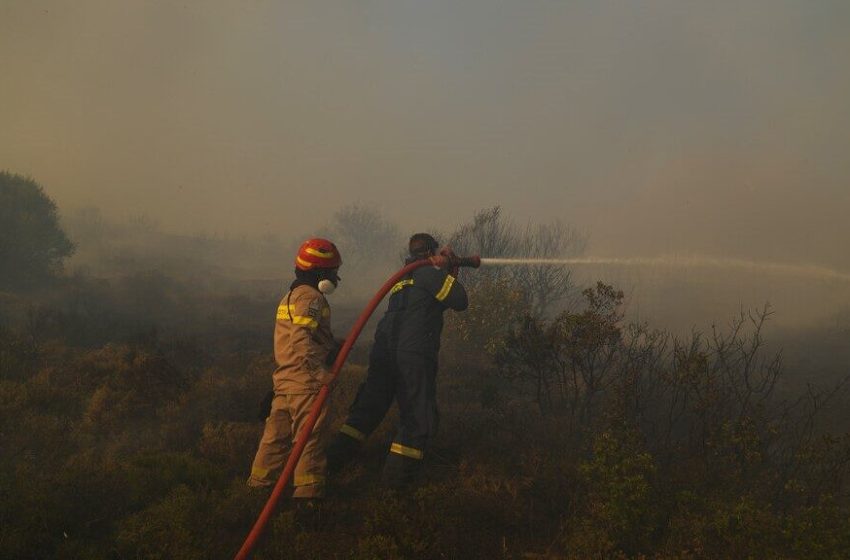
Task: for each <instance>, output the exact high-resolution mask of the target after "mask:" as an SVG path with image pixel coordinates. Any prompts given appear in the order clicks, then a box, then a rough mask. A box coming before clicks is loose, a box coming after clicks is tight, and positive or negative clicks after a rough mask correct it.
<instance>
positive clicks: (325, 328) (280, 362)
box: [273, 284, 337, 395]
mask: <svg viewBox="0 0 850 560" xmlns="http://www.w3.org/2000/svg"><path fill="white" fill-rule="evenodd" d="M336 346H337V345H336V342H335V341H334V337H333V334H332V333H331V308H330V306H329V305H328V301H327V300H326V299H325V296H324V295H322V293H321V292H319V291H318V290H317V289H316V288H313V287H312V286H307V285H304V284H302V285H300V286H296V287H295V288H294V289H292V290H290V292H289V293H287V294H286V295H285V296H284V297H283V299H282V300H281V302H280V305H279V306H278V308H277V322H276V324H275V329H274V357H275V360H276V361H277V366H278V367H277V369H276V370H275V372H274V375H273V379H274V390H275V393H278V394H289V395H304V394H310V393H316V392H318V391H319V389H320V388H321V386H322V384H324V383H327V382H328V381H330V379H331V370H330V366H331V364H330V363H328V362H329V361H330V359H331V358H330V357H331V356H332V355H333V353H334V352H335V351H336Z"/></svg>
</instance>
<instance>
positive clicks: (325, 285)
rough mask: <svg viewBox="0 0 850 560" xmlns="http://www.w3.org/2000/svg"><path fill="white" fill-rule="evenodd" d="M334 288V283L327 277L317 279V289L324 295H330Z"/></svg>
mask: <svg viewBox="0 0 850 560" xmlns="http://www.w3.org/2000/svg"><path fill="white" fill-rule="evenodd" d="M334 290H336V284H334V283H333V282H331V281H330V280H328V279H327V278H325V279H323V280H319V291H320V292H322V293H323V294H325V295H326V296H329V295H331V294H332V293H334Z"/></svg>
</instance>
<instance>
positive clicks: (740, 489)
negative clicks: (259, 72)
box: [0, 207, 850, 560]
mask: <svg viewBox="0 0 850 560" xmlns="http://www.w3.org/2000/svg"><path fill="white" fill-rule="evenodd" d="M345 211H346V212H349V213H351V214H352V215H353V217H354V218H357V220H360V221H359V222H357V221H356V220H355V223H361V224H364V223H365V224H372V226H374V227H372V226H368V225H367V226H363V228H362V229H368V227H372V229H373V230H377V231H378V234H379V235H380V237H379V239H381V240H382V241H379V242H377V243H385V244H386V245H387V248H386V251H384V253H383V254H389V258H390V262H391V261H392V259H394V258H396V257H397V256H398V254H399V249H398V247H400V245H399V244H398V242H399V239H398V236H399V235H398V231H397V229H393V226H392V225H391V224H387V223H386V222H384V221H382V220H381V219H380V217H379V216H375V215H374V214H370V212H369V211H367V210H364V209H362V208H359V209H358V208H356V207H353V208H352V207H349V208H348V209H345ZM92 216H94V215H93V214H92V215H90V216H89V218H90V220H89V221H90V222H92V223H94V224H95V225H97V227H100V228H101V233H100V234H92V237H91V238H90V239H89V240H88V241H86V238H85V237H84V236H83V235H80V236H78V237H75V235H74V231H75V228H76V231H78V232H79V231H80V230H79V226H80V224H79V223H77V224H76V226H74V227H71V225H70V224H69V225H68V227H67V230H68V232H69V236H70V238H71V241H74V242H75V243H76V244H77V251H78V255H77V257H75V258H80V257H81V256H85V255H82V254H83V253H86V252H88V255H87V256H86V258H87V259H88V261H89V262H90V263H93V264H89V265H87V267H88V268H86V269H83V268H84V267H82V264H80V265H79V268H78V269H77V272H76V273H73V274H69V273H67V272H66V273H65V274H62V273H61V272H60V271H59V270H58V269H57V266H56V262H53V263H52V264H51V266H50V267H47V268H39V269H37V270H38V279H39V281H38V282H36V281H28V282H24V283H21V282H19V281H18V280H16V281H15V282H14V284H12V283H7V284H6V285H5V286H4V288H3V289H4V290H5V291H4V292H3V295H2V301H0V325H2V327H0V438H2V439H0V551H2V556H3V557H4V558H10V559H13V558H67V559H71V558H75V559H76V558H105V559H113V558H128V559H129V558H133V559H135V558H162V559H195V558H230V557H232V556H233V555H234V554H235V552H236V551H237V550H238V549H239V546H240V545H241V543H242V540H243V539H244V537H245V535H246V534H247V532H248V530H249V529H250V527H251V525H252V524H253V522H254V520H255V518H256V515H257V514H258V513H259V511H260V509H261V508H262V505H263V504H264V503H265V498H266V496H265V495H263V494H262V493H252V492H249V491H248V489H247V488H246V486H245V484H244V480H245V478H246V476H247V473H248V469H249V467H250V463H251V459H252V458H253V454H254V451H255V449H256V444H257V441H258V438H259V434H260V433H261V423H260V421H259V420H258V418H257V416H258V409H259V402H260V401H261V399H262V397H263V395H264V393H265V392H266V391H267V390H268V388H269V386H270V374H271V371H272V369H273V362H272V356H271V329H272V323H273V316H274V309H275V307H276V304H277V298H278V296H279V294H280V290H281V289H282V286H279V285H277V286H275V285H273V284H271V283H259V284H258V283H250V284H246V283H245V282H244V280H245V278H247V277H246V276H244V275H242V276H240V274H241V273H240V274H232V275H229V276H228V274H226V272H227V268H228V263H227V262H226V261H225V257H227V255H229V254H234V253H238V254H241V255H242V258H247V257H245V255H246V254H249V251H247V250H245V251H239V250H234V248H233V246H239V243H237V242H236V241H232V240H231V241H226V240H216V239H215V238H207V239H200V238H195V239H193V238H191V237H184V238H182V241H180V243H182V244H183V245H184V246H187V247H194V249H193V250H188V251H187V255H191V256H193V258H194V259H195V260H190V259H189V260H187V259H181V258H178V256H179V253H178V251H177V247H178V246H180V243H178V242H176V241H175V239H172V241H173V242H172V243H170V244H166V245H168V247H169V248H168V249H165V248H163V250H162V252H160V253H157V252H155V249H156V245H154V246H151V247H148V246H146V247H145V248H144V250H140V248H139V247H140V246H139V244H138V243H134V242H133V241H132V240H133V239H134V237H133V236H132V235H130V234H129V233H128V231H130V230H131V229H132V228H133V227H136V228H137V229H139V228H141V229H142V230H144V232H145V239H147V240H148V241H151V240H155V239H157V237H160V238H161V236H164V235H165V234H159V233H156V232H155V228H152V227H151V225H150V224H144V223H141V222H140V223H137V224H135V226H134V225H133V224H128V225H126V226H121V228H118V226H115V225H114V224H109V223H106V222H105V221H103V220H102V219H101V218H97V219H94V218H92ZM92 220H93V221H92ZM98 224H99V225H98ZM89 225H91V223H90V224H89ZM115 228H118V229H115ZM122 228H123V229H122ZM104 230H108V231H110V232H111V233H110V234H108V235H107V234H105V233H104ZM121 232H123V233H121ZM363 233H364V235H365V234H366V233H368V232H363ZM374 233H375V232H374V231H373V232H372V233H370V234H369V235H372V234H374ZM356 234H357V231H355V232H354V233H352V234H351V239H353V241H351V243H352V245H356V244H357V241H356V238H357V235H356ZM4 235H11V234H7V233H5V232H4ZM444 239H447V240H450V241H451V242H452V243H453V244H454V245H455V246H456V247H457V248H458V250H459V252H467V251H469V252H484V251H485V250H486V254H488V255H491V256H497V255H506V256H510V255H512V254H515V255H518V254H522V253H520V252H519V251H523V252H525V254H526V255H527V254H528V252H529V251H538V253H537V254H534V256H569V255H574V254H576V253H580V252H581V251H582V250H583V247H584V243H585V240H584V239H583V238H582V236H580V235H578V234H576V233H575V232H573V231H572V230H570V229H569V228H568V227H566V226H564V225H563V224H558V223H555V224H543V225H539V226H537V225H534V226H533V227H528V228H523V227H517V226H514V225H512V224H511V223H510V221H509V220H507V219H506V218H505V217H504V216H503V215H502V214H501V213H500V212H499V210H498V209H492V210H487V211H483V212H481V213H479V214H478V215H476V216H475V217H474V218H473V219H472V220H471V221H470V222H469V223H468V224H465V225H463V226H461V227H459V228H458V229H457V231H455V232H452V233H449V234H445V235H444ZM286 243H288V242H285V241H280V242H278V241H269V247H267V248H266V249H263V248H262V247H259V248H258V247H256V246H255V247H254V250H255V251H257V252H258V253H257V254H259V255H260V256H261V257H265V256H266V255H267V254H268V255H270V254H272V253H276V254H277V255H284V257H281V258H278V259H277V260H276V261H275V262H273V263H270V264H269V268H268V273H269V274H277V275H279V276H280V275H283V276H288V270H289V266H290V265H289V261H290V257H289V254H290V253H291V251H288V250H287V248H286ZM483 243H491V244H493V243H498V244H496V245H491V246H489V247H483V246H482V244H483ZM96 244H100V245H99V247H100V248H99V249H96V248H95V245H96ZM293 244H297V240H295V241H294V242H293ZM373 244H374V243H371V244H370V245H369V247H371V246H373ZM246 246H247V245H246ZM340 246H341V249H342V251H343V254H344V255H345V254H346V250H347V248H346V247H345V245H343V244H342V242H340ZM198 247H204V249H199V248H198ZM169 251H172V252H173V253H171V254H173V255H174V258H173V260H168V263H171V264H173V265H174V266H173V267H169V266H167V264H168V263H167V262H166V261H165V260H163V259H166V257H167V255H169V254H170V253H169ZM264 251H268V253H264ZM107 254H109V255H113V257H114V258H115V259H118V260H113V261H109V260H108V259H101V258H99V257H102V256H103V255H107ZM352 254H354V253H352ZM532 254H533V253H532ZM151 255H158V256H156V257H152V256H151ZM164 255H165V256H164ZM5 258H6V256H5V255H4V259H5ZM122 258H123V259H124V260H121V259H122ZM344 258H345V257H344ZM371 258H374V259H376V260H377V258H378V257H377V256H376V255H372V256H370V255H363V257H362V259H352V261H351V264H352V267H353V268H354V267H356V266H367V265H364V264H363V263H366V262H368V261H369V259H371ZM157 259H158V260H157ZM166 260H167V259H166ZM259 260H262V258H260V259H259ZM71 262H72V263H73V262H74V261H71ZM109 263H111V264H109ZM3 265H4V270H5V268H6V263H5V262H4V263H3ZM245 266H246V268H247V266H248V265H245ZM278 267H279V268H280V270H277V271H276V272H273V271H272V269H277V268H278ZM33 270H36V269H35V268H34V269H33ZM385 271H386V275H388V274H389V273H391V272H392V271H393V268H392V265H391V264H389V265H387V268H386V270H385ZM462 274H463V280H464V281H465V283H467V285H468V286H469V290H470V301H471V305H470V309H469V310H468V311H467V312H465V313H462V314H447V324H446V329H445V334H444V342H443V349H442V353H441V370H440V379H439V391H440V393H439V403H440V411H441V424H440V426H441V431H440V435H439V436H438V437H437V438H436V440H435V441H434V442H433V448H432V449H430V450H429V452H428V454H427V457H426V461H427V464H428V465H427V469H426V474H425V476H424V477H423V479H422V480H421V481H419V484H418V485H417V486H416V487H415V488H411V489H410V490H409V491H406V492H400V493H392V492H387V491H385V490H383V489H381V488H380V487H379V486H378V484H377V475H376V473H377V472H378V471H379V468H380V463H381V461H382V458H383V455H384V453H385V450H386V447H387V444H388V441H389V438H390V437H391V429H392V426H391V425H390V424H391V423H390V422H385V425H384V426H382V428H381V429H380V432H379V433H376V434H374V435H373V437H372V438H371V440H370V441H369V443H368V445H367V447H366V450H365V451H366V452H365V453H364V455H363V457H362V458H361V460H359V461H358V462H356V463H355V464H354V465H353V466H352V467H351V468H350V469H348V470H347V471H345V472H343V473H342V474H341V475H340V476H339V477H337V478H335V479H334V480H332V481H331V488H330V496H329V499H328V503H327V507H326V508H325V511H324V518H323V524H322V529H320V530H318V531H315V532H303V531H299V530H298V529H297V527H296V525H295V523H294V516H293V511H292V507H291V503H290V502H289V501H287V500H284V501H283V502H282V503H281V505H280V507H279V511H278V513H276V515H275V516H274V517H273V520H272V522H271V524H270V526H269V527H268V529H267V531H266V534H265V536H264V537H263V539H262V541H261V543H260V546H259V548H258V550H257V552H256V555H255V557H256V558H268V559H271V558H317V559H318V558H340V559H362V560H365V559H383V558H392V559H402V558H407V559H413V558H458V559H467V558H482V559H485V558H486V559H492V558H516V559H531V558H535V559H537V558H550V559H563V558H569V559H583V558H610V559H625V558H634V559H638V558H645V559H657V560H662V559H664V560H666V559H717V558H771V559H774V558H786V559H803V558H819V559H820V558H833V559H839V558H846V557H847V551H848V550H850V495H848V490H847V483H848V475H850V435H848V432H847V430H848V428H849V427H850V412H848V406H847V405H848V404H850V401H848V399H847V394H846V391H845V390H844V386H843V385H842V379H843V377H844V376H846V375H847V373H848V367H847V366H848V365H850V362H848V350H847V348H850V329H848V326H847V325H848V323H847V320H846V310H836V314H835V321H834V324H829V325H824V326H823V327H822V328H821V329H818V330H800V331H797V332H790V331H785V332H783V334H782V340H781V342H782V344H787V345H788V346H789V347H793V348H806V349H807V350H808V354H809V360H808V361H804V360H800V359H795V360H793V363H792V369H791V370H790V371H789V369H788V366H787V365H786V364H785V363H784V361H783V353H782V349H781V348H780V347H779V345H778V344H777V343H776V341H773V342H771V323H770V309H769V308H765V309H762V310H754V311H752V312H745V313H743V314H741V315H740V316H738V317H730V318H729V319H730V320H729V322H728V324H727V325H725V326H718V327H717V328H716V329H715V330H713V331H712V330H710V331H707V332H696V331H695V332H693V333H692V334H691V335H690V336H688V337H674V336H672V335H671V334H669V333H667V332H664V331H660V330H655V329H653V327H652V325H650V324H634V323H630V322H629V321H627V320H625V319H624V317H623V294H622V292H620V291H619V289H618V288H616V287H613V286H610V285H606V284H603V283H598V284H595V285H593V286H591V287H587V288H584V289H582V287H577V286H575V285H573V283H572V280H571V277H570V276H569V273H568V271H566V270H565V269H557V270H550V271H548V272H546V273H545V274H543V275H541V273H540V272H539V271H532V270H528V269H525V270H523V269H517V270H508V269H493V270H483V269H482V270H480V271H464V272H463V273H462ZM343 277H344V278H346V275H345V274H343ZM240 278H241V280H242V282H240ZM343 286H345V284H343ZM341 292H342V290H341ZM336 296H337V294H335V295H334V296H333V297H334V298H336ZM333 303H334V305H335V307H334V317H335V321H334V323H335V328H336V330H337V333H338V334H340V335H342V334H344V333H345V332H346V328H347V326H348V325H350V320H351V319H350V318H351V317H353V316H355V314H356V313H358V312H359V309H360V306H359V305H355V304H354V302H349V301H346V300H334V302H333ZM842 313H843V314H844V315H842ZM368 342H369V341H368V339H367V338H364V339H363V340H362V341H361V345H360V347H359V348H358V351H356V352H354V353H353V354H352V357H351V360H350V362H349V364H348V365H347V366H346V368H345V369H344V370H343V372H342V374H341V376H340V379H341V381H340V384H339V386H338V388H337V389H336V391H335V392H334V394H333V397H332V403H331V412H332V414H333V416H334V418H335V419H336V422H337V424H338V422H339V419H340V416H341V415H343V414H344V411H345V407H346V406H347V405H348V403H349V402H350V400H351V398H352V397H353V394H354V391H355V390H356V386H357V384H358V383H359V381H360V380H361V379H362V378H363V376H364V375H365V348H366V347H367V346H368ZM807 368H811V370H810V369H807ZM801 380H804V381H801ZM812 380H816V381H817V382H818V384H817V385H812V384H810V383H808V382H809V381H812Z"/></svg>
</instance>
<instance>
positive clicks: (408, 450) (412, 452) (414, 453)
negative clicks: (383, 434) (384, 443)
mask: <svg viewBox="0 0 850 560" xmlns="http://www.w3.org/2000/svg"><path fill="white" fill-rule="evenodd" d="M390 453H397V454H399V455H404V456H405V457H410V458H411V459H421V458H422V450H421V449H415V448H413V447H405V446H404V445H402V444H400V443H393V444H392V445H391V446H390Z"/></svg>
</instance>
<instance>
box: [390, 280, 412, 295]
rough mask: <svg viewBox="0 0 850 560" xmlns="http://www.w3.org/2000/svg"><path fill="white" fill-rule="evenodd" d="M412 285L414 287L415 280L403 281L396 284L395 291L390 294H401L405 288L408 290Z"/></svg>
mask: <svg viewBox="0 0 850 560" xmlns="http://www.w3.org/2000/svg"><path fill="white" fill-rule="evenodd" d="M412 285H413V278H410V279H408V280H402V281H401V282H396V284H395V286H393V289H392V290H390V294H394V293H396V292H400V291H402V290H403V289H404V288H406V287H407V286H412Z"/></svg>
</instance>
